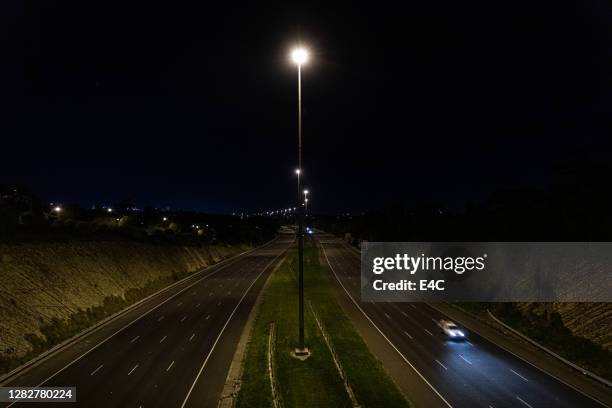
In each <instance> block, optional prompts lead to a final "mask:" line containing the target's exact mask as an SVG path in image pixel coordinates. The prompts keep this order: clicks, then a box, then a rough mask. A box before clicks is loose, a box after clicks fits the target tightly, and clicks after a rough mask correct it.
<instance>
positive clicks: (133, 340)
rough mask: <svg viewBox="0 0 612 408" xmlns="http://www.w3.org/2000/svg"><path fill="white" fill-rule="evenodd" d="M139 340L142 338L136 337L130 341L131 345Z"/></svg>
mask: <svg viewBox="0 0 612 408" xmlns="http://www.w3.org/2000/svg"><path fill="white" fill-rule="evenodd" d="M139 338H140V336H136V337H134V338H133V339H132V340H130V343H133V342H135V341H136V340H138V339H139Z"/></svg>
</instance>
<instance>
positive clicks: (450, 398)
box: [319, 234, 604, 408]
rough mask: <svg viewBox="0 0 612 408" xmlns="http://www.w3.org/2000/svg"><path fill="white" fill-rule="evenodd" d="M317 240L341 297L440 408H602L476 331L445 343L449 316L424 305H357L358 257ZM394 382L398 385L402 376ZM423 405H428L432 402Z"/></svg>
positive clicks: (329, 238)
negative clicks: (461, 339)
mask: <svg viewBox="0 0 612 408" xmlns="http://www.w3.org/2000/svg"><path fill="white" fill-rule="evenodd" d="M319 242H320V243H321V246H322V248H323V249H324V258H325V259H326V260H327V261H328V262H329V264H330V266H331V269H332V273H333V274H334V276H335V278H336V279H337V281H338V283H339V285H338V288H339V291H340V292H341V294H342V295H344V296H347V297H349V298H352V299H351V303H352V306H353V307H355V308H356V309H360V310H361V311H363V314H365V315H367V319H368V322H369V323H370V324H369V328H370V329H371V330H372V331H376V332H377V333H376V334H375V335H376V336H379V337H381V338H382V337H383V336H384V337H386V339H385V341H387V342H389V343H391V344H393V347H394V349H395V351H396V352H397V355H396V356H395V357H396V358H397V360H400V361H401V360H404V359H405V361H403V364H404V365H405V367H404V372H406V371H411V372H417V371H418V376H419V377H418V378H421V380H423V384H425V386H424V387H423V388H428V391H430V392H431V394H432V395H434V397H433V398H434V399H435V400H436V401H437V402H436V404H437V405H438V406H441V407H457V408H459V407H466V408H474V407H487V408H488V407H494V408H501V407H522V408H536V407H574V408H575V407H581V408H583V407H602V406H604V405H601V404H600V403H598V402H596V401H595V400H593V399H591V398H590V397H588V396H586V395H584V394H583V393H581V392H580V391H578V390H575V389H574V388H572V387H570V386H568V385H566V384H564V383H562V382H561V381H559V380H557V379H555V378H554V377H552V376H550V375H547V374H546V373H544V372H543V371H540V370H539V369H537V368H535V367H533V366H532V365H531V364H528V363H526V362H524V361H523V360H521V359H519V358H518V357H516V356H514V355H513V354H511V353H509V352H507V351H506V350H504V349H502V348H500V347H498V346H496V345H495V344H493V343H491V342H490V341H488V340H486V339H484V338H483V337H480V336H479V335H477V334H476V333H469V334H468V336H469V340H468V341H465V342H453V341H448V340H447V339H446V338H445V337H444V336H443V335H442V334H441V333H440V329H439V327H438V325H437V321H439V320H440V319H442V318H447V317H446V316H444V315H443V314H442V313H440V312H439V311H438V310H436V309H434V308H433V307H431V306H429V305H427V304H423V303H400V302H398V303H386V302H383V303H380V302H378V303H370V302H367V303H365V302H361V301H360V299H361V286H360V273H361V270H360V258H359V255H358V254H357V253H355V251H353V250H352V249H350V248H348V247H347V246H346V244H344V243H342V242H340V241H339V240H337V239H335V238H334V237H332V236H331V235H325V234H322V235H320V237H319ZM349 315H350V313H349ZM374 326H376V327H377V328H376V327H374ZM378 330H380V332H382V333H380V332H378ZM400 354H401V356H400ZM411 365H412V367H411ZM400 371H401V370H400ZM392 376H393V374H392ZM402 376H403V374H400V376H398V377H402ZM396 382H397V383H398V384H400V383H401V378H396ZM400 387H401V384H400ZM404 392H406V390H404ZM410 392H412V393H413V394H414V392H415V391H414V389H411V390H410ZM406 394H407V395H409V397H415V399H416V400H418V399H419V398H416V397H418V396H417V395H410V394H408V393H407V392H406ZM429 398H430V399H431V398H432V397H429ZM426 404H427V406H432V405H431V404H432V402H427V403H426ZM422 405H424V404H422ZM424 406H425V405H424Z"/></svg>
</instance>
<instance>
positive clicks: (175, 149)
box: [0, 1, 612, 213]
mask: <svg viewBox="0 0 612 408" xmlns="http://www.w3.org/2000/svg"><path fill="white" fill-rule="evenodd" d="M93 3H94V2H90V1H81V2H75V3H68V2H65V1H44V2H37V3H36V4H32V3H27V4H25V5H24V2H20V1H8V2H6V1H3V2H2V5H0V15H1V16H2V23H1V33H2V35H1V38H2V40H1V41H2V44H1V49H0V55H1V56H0V107H1V109H2V116H1V118H0V135H1V137H2V144H1V146H2V148H1V151H0V152H1V153H0V183H11V184H13V183H18V184H23V185H25V186H27V187H29V188H30V189H32V190H33V191H34V192H36V193H37V194H38V195H40V196H41V197H44V198H45V199H48V200H51V201H54V200H55V201H58V200H59V201H62V202H65V203H68V202H78V203H81V204H83V205H87V206H89V205H91V204H93V203H102V204H106V203H113V202H116V201H118V200H121V199H130V200H132V201H134V202H135V203H137V204H139V205H146V204H150V205H153V206H166V205H169V206H171V207H172V208H174V209H195V210H201V211H211V212H223V213H230V212H233V211H252V210H256V209H277V208H284V207H288V206H289V205H294V204H293V203H294V201H295V176H294V174H293V171H294V169H295V168H296V164H297V157H296V156H297V152H296V148H297V123H296V120H297V112H296V108H297V104H296V97H297V94H296V93H297V92H296V86H297V75H296V68H295V66H293V65H291V64H290V63H289V60H288V50H289V48H290V47H291V46H292V45H293V44H295V43H299V42H301V43H303V44H304V45H307V46H308V47H309V48H310V49H311V51H312V53H313V56H312V57H313V59H312V63H311V64H309V65H308V66H306V67H305V68H304V73H303V77H304V83H303V87H304V88H303V94H304V102H303V103H304V105H303V106H304V119H303V120H304V163H305V164H304V171H305V173H306V178H305V184H306V186H308V187H309V188H310V189H311V190H312V204H313V207H312V208H313V210H314V211H318V212H326V213H335V212H339V211H361V210H367V209H373V208H385V207H387V206H392V205H397V204H401V205H413V204H415V203H419V202H425V201H435V202H439V203H440V204H441V205H445V206H448V207H451V208H453V207H454V208H460V207H461V206H462V205H463V204H465V203H466V202H468V201H477V200H482V199H483V198H485V197H486V196H487V195H488V194H489V193H491V192H494V191H499V190H504V189H510V188H525V187H536V188H546V186H547V185H549V184H550V183H551V181H552V180H553V179H554V178H555V174H556V169H557V168H558V166H559V165H560V164H563V163H564V162H567V161H571V160H576V159H579V160H584V161H587V160H596V161H604V162H605V161H609V160H610V154H611V151H612V143H611V141H610V140H611V135H612V132H611V131H612V123H611V118H612V80H611V75H612V59H611V53H612V42H611V40H612V3H610V2H609V1H593V2H574V3H571V2H550V3H544V2H535V1H531V2H525V3H523V4H520V3H517V2H511V1H506V2H482V3H476V2H469V1H468V2H466V1H448V2H433V1H431V2H430V1H421V2H404V7H403V8H401V9H399V8H398V9H394V8H393V7H391V6H389V5H386V6H385V5H384V4H382V3H380V2H369V4H366V5H363V6H361V5H356V4H350V3H346V4H343V5H336V6H334V5H331V3H328V4H325V5H324V6H317V5H316V4H313V3H312V4H311V3H309V2H299V3H298V4H292V3H279V4H272V3H268V4H264V3H259V2H258V4H253V3H254V2H253V3H251V4H249V5H240V4H239V3H236V2H216V3H219V4H220V3H225V4H227V7H226V8H222V7H221V6H220V5H219V4H217V5H216V6H213V5H211V4H208V3H209V2H188V3H189V4H187V2H185V4H184V5H181V3H179V2H174V1H172V2H164V3H163V4H162V3H160V4H159V5H151V4H148V5H145V3H147V2H142V4H136V3H135V2H129V3H130V5H128V4H127V3H128V2H117V3H112V2H110V3H109V2H96V4H95V5H94V4H93ZM492 3H497V4H492Z"/></svg>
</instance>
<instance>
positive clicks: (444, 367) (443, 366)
mask: <svg viewBox="0 0 612 408" xmlns="http://www.w3.org/2000/svg"><path fill="white" fill-rule="evenodd" d="M436 363H438V364H440V365H441V366H442V368H443V369H445V370H448V368H446V366H445V365H444V364H442V363H441V362H439V361H438V360H436Z"/></svg>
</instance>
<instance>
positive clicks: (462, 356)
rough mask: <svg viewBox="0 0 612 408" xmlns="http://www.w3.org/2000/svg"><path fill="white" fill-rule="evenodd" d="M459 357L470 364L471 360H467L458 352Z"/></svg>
mask: <svg viewBox="0 0 612 408" xmlns="http://www.w3.org/2000/svg"><path fill="white" fill-rule="evenodd" d="M459 358H460V359H462V360H463V361H465V362H466V363H468V364H469V365H472V362H471V361H470V360H468V359H467V358H465V357H463V356H462V355H461V354H459Z"/></svg>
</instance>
